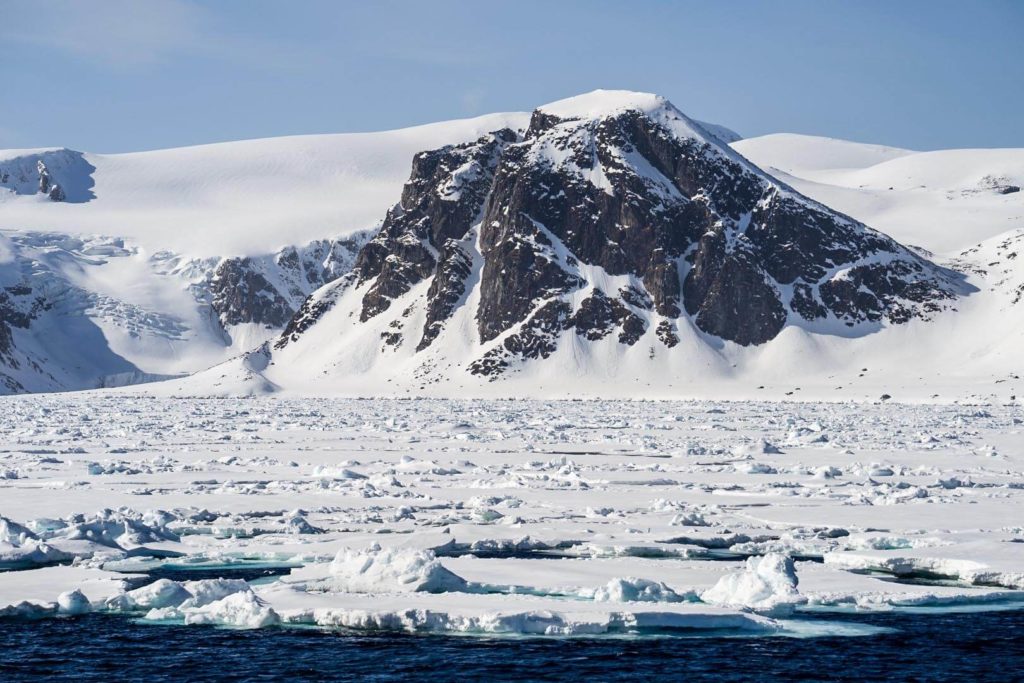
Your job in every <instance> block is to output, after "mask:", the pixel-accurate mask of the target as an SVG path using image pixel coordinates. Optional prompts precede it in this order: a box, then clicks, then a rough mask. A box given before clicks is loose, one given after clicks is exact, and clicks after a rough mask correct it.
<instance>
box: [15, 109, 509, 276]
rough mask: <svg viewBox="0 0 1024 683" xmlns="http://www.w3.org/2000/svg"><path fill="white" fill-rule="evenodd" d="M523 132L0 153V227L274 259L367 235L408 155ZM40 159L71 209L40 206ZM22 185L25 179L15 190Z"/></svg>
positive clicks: (478, 129)
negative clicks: (291, 250) (285, 250)
mask: <svg viewBox="0 0 1024 683" xmlns="http://www.w3.org/2000/svg"><path fill="white" fill-rule="evenodd" d="M526 121H527V115H526V114H517V113H511V114H494V115H489V116H483V117H479V118H475V119H466V120H460V121H448V122H443V123H435V124H429V125H425V126H418V127H414V128H406V129H402V130H395V131H384V132H379V133H354V134H332V135H303V136H292V137H280V138H268V139H263V140H244V141H239V142H225V143H217V144H210V145H199V146H194V147H182V148H178V149H166V150H156V151H152V152H135V153H128V154H96V153H90V152H85V153H82V152H71V151H68V150H6V151H5V150H0V174H2V173H3V172H4V169H8V171H7V172H9V174H10V180H9V181H8V184H4V183H0V228H2V229H17V230H38V231H60V232H66V233H68V234H79V235H81V234H104V235H114V236H117V237H121V238H125V239H130V240H132V241H133V242H134V243H136V244H139V245H140V246H142V247H143V248H145V249H147V250H148V251H149V252H150V253H153V252H157V251H160V250H170V251H173V252H175V253H178V254H182V255H185V256H188V257H197V258H210V257H233V256H256V255H260V254H266V253H274V252H276V251H278V250H279V249H281V248H282V247H286V246H290V245H299V244H305V243H307V242H311V241H313V240H317V239H324V238H326V237H331V236H336V235H341V236H345V235H347V234H351V233H353V232H356V231H359V230H364V229H366V228H369V227H371V226H372V225H373V224H375V223H376V222H377V221H379V220H380V217H381V215H382V214H383V213H384V211H386V210H387V208H388V207H389V206H390V205H391V204H393V203H394V202H395V201H396V200H397V199H398V196H399V193H400V192H401V188H402V183H403V182H404V181H405V179H406V177H407V176H408V173H409V163H410V160H411V159H412V157H413V155H414V154H416V153H417V152H419V151H422V150H424V149H432V148H435V147H439V146H443V145H446V144H451V143H457V142H465V141H466V140H472V139H476V138H477V137H479V136H480V135H481V134H483V133H485V132H487V131H490V130H494V129H497V128H501V127H504V126H509V127H512V128H517V127H522V126H525V125H526ZM39 159H42V160H44V162H46V163H47V164H52V165H53V168H52V169H51V171H52V173H53V174H54V175H55V177H59V178H60V182H61V183H62V186H63V185H64V184H67V185H68V187H66V188H65V191H66V192H67V193H68V197H69V200H66V201H64V202H52V201H49V200H47V201H41V200H42V199H46V198H45V197H44V196H43V195H39V194H37V190H38V175H36V176H35V178H34V179H33V177H32V175H33V174H35V173H36V162H37V161H38V160H39ZM73 159H78V160H79V162H78V163H77V165H72V164H71V161H72V160H73ZM57 160H66V164H65V165H60V164H58V163H57ZM62 163H63V162H62ZM65 166H66V168H65ZM48 167H49V165H48ZM90 169H91V170H90ZM65 171H66V173H65ZM21 175H24V176H25V178H26V180H25V182H24V183H22V182H21V181H18V189H17V190H14V189H13V186H12V185H11V184H12V183H14V179H15V178H20V176H21ZM0 177H2V175H0ZM72 181H73V183H78V184H75V185H74V187H72ZM89 183H92V184H91V185H89ZM79 184H80V185H82V187H80V185H79ZM85 185H88V187H84V186H85ZM79 190H81V192H80V191H79ZM85 190H88V192H89V193H91V194H92V195H93V196H92V197H87V196H86V195H85V193H84V191H85ZM86 199H88V201H86ZM71 200H74V201H75V202H80V203H71Z"/></svg>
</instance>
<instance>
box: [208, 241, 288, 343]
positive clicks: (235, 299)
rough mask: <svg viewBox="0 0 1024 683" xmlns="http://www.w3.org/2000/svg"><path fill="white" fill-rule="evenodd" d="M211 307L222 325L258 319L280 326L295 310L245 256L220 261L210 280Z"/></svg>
mask: <svg viewBox="0 0 1024 683" xmlns="http://www.w3.org/2000/svg"><path fill="white" fill-rule="evenodd" d="M210 286H211V289H212V290H213V302H212V303H213V308H214V310H215V311H217V312H218V313H219V314H220V317H221V321H222V322H223V323H224V324H225V325H238V324H241V323H248V322H259V323H263V324H265V325H268V326H271V327H275V326H282V327H283V326H284V325H285V324H287V322H288V320H289V319H291V317H292V315H294V314H295V311H293V310H291V308H290V307H289V306H288V302H287V301H286V300H285V298H284V297H282V296H281V294H280V293H279V292H278V291H277V290H276V289H274V287H273V285H271V284H270V282H269V281H268V280H267V279H266V278H265V277H264V276H263V275H262V274H261V273H259V272H256V271H255V270H253V268H252V260H251V259H249V258H241V259H227V260H225V261H222V262H221V264H220V265H219V266H218V267H217V270H216V271H215V272H214V274H213V279H212V280H211V281H210Z"/></svg>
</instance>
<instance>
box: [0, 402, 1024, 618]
mask: <svg viewBox="0 0 1024 683" xmlns="http://www.w3.org/2000/svg"><path fill="white" fill-rule="evenodd" d="M3 405H4V408H5V410H4V412H3V416H2V418H0V472H3V473H4V476H3V478H0V570H3V571H0V616H6V617H48V616H61V615H69V616H70V615H75V614H81V613H85V612H88V611H109V612H116V613H123V614H129V615H132V616H134V617H137V618H142V619H145V620H149V621H153V622H167V621H170V622H175V623H186V624H216V625H224V626H232V627H243V628H257V627H265V626H289V625H296V626H298V625H305V626H309V625H314V626H320V627H328V628H345V629H356V630H377V629H386V630H401V631H412V632H441V633H446V632H447V633H452V632H457V633H486V634H510V635H514V634H534V635H559V636H565V635H595V634H644V633H665V632H700V633H702V632H728V633H747V634H759V635H767V634H784V635H816V634H820V633H826V632H828V633H859V631H857V630H856V629H853V630H852V631H851V627H850V626H849V625H847V626H843V627H841V628H837V630H832V631H830V630H829V628H828V625H827V624H825V625H824V626H823V625H822V622H820V621H815V623H814V625H809V624H808V623H805V622H801V620H800V615H801V613H802V612H803V611H805V610H823V609H824V610H878V609H886V610H892V609H917V610H920V609H935V610H939V609H965V608H967V607H973V608H978V609H989V608H994V607H999V608H1008V607H1014V606H1017V605H1020V606H1024V590H1022V589H1024V484H1022V472H1024V435H1022V430H1024V425H1022V422H1024V419H1022V418H1024V413H1022V410H1021V408H1020V406H1018V405H984V406H981V405H957V404H953V405H901V404H891V403H886V404H853V403H833V404H826V403H769V402H765V403H755V402H697V401H691V402H643V401H585V402H584V401H516V402H510V401H477V400H464V401H456V400H426V399H424V400H354V399H300V398H266V399H256V398H254V399H217V400H200V399H162V398H152V397H132V398H125V397H124V396H112V395H103V394H97V395H54V396H26V397H18V398H12V399H3Z"/></svg>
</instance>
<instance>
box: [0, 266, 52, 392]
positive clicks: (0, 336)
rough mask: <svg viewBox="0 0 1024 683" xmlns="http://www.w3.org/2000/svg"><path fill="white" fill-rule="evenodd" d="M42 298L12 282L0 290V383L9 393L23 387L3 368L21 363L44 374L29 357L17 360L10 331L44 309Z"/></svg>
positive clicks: (18, 365) (22, 390) (24, 324)
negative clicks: (27, 364)
mask: <svg viewBox="0 0 1024 683" xmlns="http://www.w3.org/2000/svg"><path fill="white" fill-rule="evenodd" d="M47 307H48V306H47V304H46V301H45V299H44V298H43V297H42V296H39V295H38V294H36V292H35V291H34V290H33V288H32V287H30V286H27V285H12V286H10V287H4V288H3V289H0V384H2V385H3V387H4V389H5V390H6V391H7V392H9V393H22V392H24V391H25V388H24V387H23V386H22V385H21V384H20V383H19V382H18V381H17V380H15V379H14V378H13V377H11V376H10V375H8V374H7V373H6V372H5V371H6V370H8V369H10V370H18V369H20V368H21V366H22V362H25V363H29V364H32V365H33V369H34V370H36V371H37V372H39V373H44V374H45V372H46V371H45V369H44V368H42V367H39V366H38V365H35V364H34V362H33V361H32V359H31V358H27V357H26V358H23V359H22V360H19V358H18V354H16V353H15V347H14V330H15V329H22V330H26V329H28V328H29V326H30V325H31V324H32V321H33V320H35V319H36V318H37V317H38V316H39V314H40V313H41V312H42V311H43V310H45V309H46V308H47Z"/></svg>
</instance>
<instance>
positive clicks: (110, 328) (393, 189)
mask: <svg viewBox="0 0 1024 683" xmlns="http://www.w3.org/2000/svg"><path fill="white" fill-rule="evenodd" d="M526 120H527V117H526V115H519V114H502V115H493V116H485V117H481V118H478V119H469V120H465V121H452V122H446V123H440V124H432V125H428V126H420V127H417V128H410V129H405V130H398V131H389V132H383V133H367V134H353V135H314V136H301V137H291V138H276V139H270V140H251V141H244V142H233V143H224V144H216V145H203V146H199V147H190V148H183V149H175V150H159V151H155V152H140V153H133V154H116V155H101V154H90V153H82V152H77V151H72V150H67V149H44V150H6V151H0V287H2V289H0V393H9V392H23V391H59V390H66V389H84V388H95V387H100V386H111V385H119V384H126V383H128V384H130V383H136V382H140V381H151V380H154V379H161V378H165V377H169V376H177V375H182V374H187V373H191V372H195V371H198V370H202V369H204V368H206V367H209V366H211V365H215V364H217V363H220V362H222V361H224V360H226V359H228V358H231V357H232V356H235V355H237V354H239V353H241V352H244V351H247V350H249V349H251V348H253V347H255V346H258V345H259V344H261V343H262V342H264V341H266V340H268V339H271V338H273V337H276V336H277V335H278V334H279V333H280V332H281V330H282V329H283V327H284V326H285V324H286V323H287V322H288V320H289V319H290V318H291V317H292V315H293V314H294V313H295V312H296V310H297V309H298V308H299V306H300V305H301V303H302V302H303V300H304V299H305V298H306V296H307V295H308V294H310V293H311V292H312V291H314V290H316V289H317V288H319V287H320V286H322V285H324V284H325V283H327V282H329V281H332V280H334V279H335V278H337V277H338V276H340V275H342V274H344V273H346V272H348V271H349V270H350V269H351V267H352V264H353V263H354V260H355V256H356V254H357V252H358V250H359V248H360V247H361V246H362V244H363V242H365V241H366V239H368V238H369V236H370V235H371V233H368V232H367V229H370V228H372V227H373V226H374V224H375V223H378V222H379V216H380V215H381V214H383V213H384V212H385V211H386V210H387V208H388V206H390V205H391V204H392V203H394V201H395V200H396V199H397V198H398V196H399V194H400V192H401V188H402V183H403V181H404V179H405V177H406V176H407V174H408V169H409V160H410V159H411V157H412V155H413V154H414V153H415V152H417V151H420V150H422V149H425V148H429V147H434V146H440V145H446V144H451V143H459V142H465V141H469V140H474V139H476V138H477V137H479V135H480V134H482V133H483V132H486V131H488V130H491V129H493V128H495V127H502V126H512V127H517V126H525V124H526Z"/></svg>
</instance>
